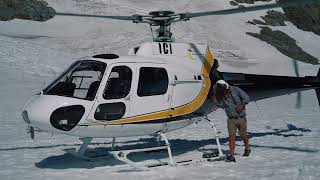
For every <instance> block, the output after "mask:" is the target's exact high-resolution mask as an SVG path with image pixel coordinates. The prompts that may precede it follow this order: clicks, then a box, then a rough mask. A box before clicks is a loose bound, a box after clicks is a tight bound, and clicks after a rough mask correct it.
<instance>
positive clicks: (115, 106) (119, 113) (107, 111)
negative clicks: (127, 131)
mask: <svg viewBox="0 0 320 180" xmlns="http://www.w3.org/2000/svg"><path fill="white" fill-rule="evenodd" d="M125 112H126V106H125V105H124V103H122V102H118V103H108V104H100V105H99V106H98V108H97V110H96V112H95V113H94V118H95V119H96V120H100V121H111V120H116V119H121V118H122V117H123V115H124V114H125Z"/></svg>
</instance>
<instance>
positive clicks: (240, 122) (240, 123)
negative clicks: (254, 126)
mask: <svg viewBox="0 0 320 180" xmlns="http://www.w3.org/2000/svg"><path fill="white" fill-rule="evenodd" d="M237 130H239V133H240V134H241V135H242V134H243V135H244V134H247V118H246V117H243V118H228V133H229V135H236V134H237Z"/></svg>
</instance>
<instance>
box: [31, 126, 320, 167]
mask: <svg viewBox="0 0 320 180" xmlns="http://www.w3.org/2000/svg"><path fill="white" fill-rule="evenodd" d="M287 127H288V128H287V129H272V131H269V132H263V133H259V132H257V133H252V132H249V133H248V134H249V138H250V139H251V138H258V137H264V136H270V135H271V136H281V137H284V138H287V137H298V136H303V133H305V132H311V130H310V129H305V128H298V127H296V126H295V125H293V124H287ZM237 141H241V139H240V138H238V139H237ZM131 142H132V141H131ZM137 142H139V143H138V144H130V145H121V146H120V147H118V148H119V149H137V148H147V147H152V146H156V143H157V142H156V141H155V138H154V137H150V138H140V139H138V140H137ZM170 143H171V148H172V153H173V156H178V155H182V154H185V153H188V152H190V151H195V150H198V151H200V152H208V151H215V150H216V149H209V148H206V146H207V145H212V144H214V143H215V140H214V139H212V138H211V139H203V140H187V139H171V140H170ZM220 143H221V144H227V143H228V138H227V137H224V138H220ZM251 147H255V148H271V149H280V150H288V151H298V152H306V153H316V152H318V150H314V149H306V148H299V147H282V146H262V145H254V144H251ZM108 151H110V147H97V148H94V149H89V154H90V153H92V152H94V153H97V154H98V155H99V154H100V155H101V154H103V153H104V154H105V153H107V152H108ZM224 153H227V151H224ZM105 155H106V156H105V157H104V158H103V159H101V160H99V161H85V160H81V159H79V158H77V157H74V156H73V155H71V154H68V153H65V154H62V155H58V156H50V157H47V158H45V159H43V160H41V161H40V162H38V163H35V166H36V167H38V168H41V169H47V168H49V169H68V168H85V169H91V168H95V167H105V166H109V167H110V166H117V165H123V163H122V162H120V161H118V160H116V159H114V157H113V156H112V155H111V154H109V153H108V154H105ZM167 157H168V154H167V151H166V150H161V151H155V152H138V153H132V154H129V155H128V158H129V159H130V160H132V161H134V162H137V163H139V162H142V161H145V160H152V159H155V160H160V159H161V160H163V159H166V158H167Z"/></svg>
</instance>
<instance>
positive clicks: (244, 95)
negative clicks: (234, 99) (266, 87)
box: [235, 87, 250, 113]
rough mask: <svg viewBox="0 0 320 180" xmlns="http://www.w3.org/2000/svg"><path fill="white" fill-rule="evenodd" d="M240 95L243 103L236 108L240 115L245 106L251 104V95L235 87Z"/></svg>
mask: <svg viewBox="0 0 320 180" xmlns="http://www.w3.org/2000/svg"><path fill="white" fill-rule="evenodd" d="M235 89H236V91H237V93H238V95H239V96H240V99H241V103H240V104H238V105H237V107H236V112H237V113H240V112H242V111H243V110H244V109H245V105H246V104H248V103H249V101H250V98H249V95H248V94H247V93H246V92H245V91H243V90H242V89H240V88H239V87H235Z"/></svg>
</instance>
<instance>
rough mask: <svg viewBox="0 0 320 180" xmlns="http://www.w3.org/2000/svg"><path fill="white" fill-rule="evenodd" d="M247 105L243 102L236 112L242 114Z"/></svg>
mask: <svg viewBox="0 0 320 180" xmlns="http://www.w3.org/2000/svg"><path fill="white" fill-rule="evenodd" d="M245 107H246V106H245V103H243V102H241V104H239V105H237V107H236V112H237V113H241V112H242V111H243V110H244V109H245Z"/></svg>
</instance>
